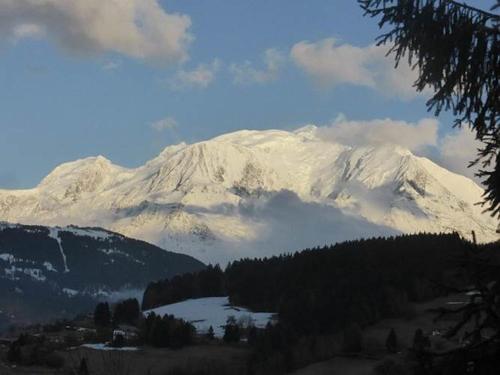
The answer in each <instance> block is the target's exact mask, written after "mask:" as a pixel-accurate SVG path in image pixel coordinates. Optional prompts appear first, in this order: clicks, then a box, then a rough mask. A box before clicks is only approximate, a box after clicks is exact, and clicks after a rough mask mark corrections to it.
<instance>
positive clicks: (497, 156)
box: [358, 0, 500, 218]
mask: <svg viewBox="0 0 500 375" xmlns="http://www.w3.org/2000/svg"><path fill="white" fill-rule="evenodd" d="M358 2H359V4H360V5H361V7H362V9H363V10H364V11H365V14H366V15H368V16H371V17H380V21H379V27H380V28H383V27H389V30H388V31H387V32H386V33H384V34H382V35H381V36H380V37H379V38H378V44H386V43H387V44H390V45H391V48H390V50H389V54H393V55H394V57H395V60H396V66H397V65H398V64H399V63H400V62H401V60H404V59H408V61H409V63H410V65H411V66H412V67H414V68H418V73H419V77H418V79H417V81H416V82H415V84H414V85H415V87H416V89H417V90H418V91H422V90H424V89H425V88H431V89H432V91H433V92H434V94H433V96H432V97H431V98H430V99H429V100H428V101H427V107H428V109H429V110H433V111H434V112H435V114H436V115H437V114H439V113H440V112H441V111H442V110H443V109H445V110H452V111H453V114H454V115H455V117H456V119H455V124H454V126H458V127H460V126H470V127H471V128H472V129H473V130H474V131H475V133H476V138H477V139H478V140H480V141H481V142H482V143H483V145H484V146H483V147H482V148H481V149H479V150H478V157H477V159H476V160H474V161H472V162H471V165H472V164H477V163H478V164H480V166H481V169H480V171H479V172H478V176H479V177H480V178H483V179H484V181H483V182H484V184H485V186H486V191H485V194H484V202H483V205H487V206H489V207H487V210H489V211H491V214H492V215H493V216H497V217H499V218H500V153H499V150H500V129H499V119H500V114H499V111H500V85H499V82H498V81H499V77H500V59H499V51H500V43H499V34H500V31H499V28H500V16H499V15H496V14H493V13H490V12H487V11H484V10H480V9H477V8H474V7H471V6H468V5H465V4H460V3H458V2H456V1H452V0H358ZM499 4H500V2H499V1H498V0H497V2H496V5H495V6H494V8H497V7H498V6H499Z"/></svg>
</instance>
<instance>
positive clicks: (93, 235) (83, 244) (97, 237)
mask: <svg viewBox="0 0 500 375" xmlns="http://www.w3.org/2000/svg"><path fill="white" fill-rule="evenodd" d="M203 267H204V265H203V264H202V263H201V262H199V261H197V260H196V259H194V258H191V257H189V256H187V255H183V254H176V253H172V252H169V251H165V250H163V249H160V248H158V247H156V246H154V245H151V244H148V243H146V242H143V241H138V240H134V239H130V238H127V237H125V236H122V235H120V234H117V233H113V232H110V231H106V230H103V229H99V228H79V227H64V228H59V227H42V226H27V225H17V224H7V223H0V291H1V293H0V328H2V327H1V326H4V327H5V325H6V324H8V323H12V322H24V323H27V322H31V321H37V320H43V319H45V318H52V319H53V318H57V317H61V316H67V315H71V314H75V313H79V312H82V311H88V310H89V309H92V308H93V306H94V304H95V300H96V299H99V298H111V297H112V295H113V294H114V293H116V292H120V291H126V290H134V289H142V288H144V287H145V285H147V283H148V282H149V281H150V280H152V279H155V278H162V277H173V276H175V275H177V274H181V273H184V272H193V271H197V270H200V269H202V268H203Z"/></svg>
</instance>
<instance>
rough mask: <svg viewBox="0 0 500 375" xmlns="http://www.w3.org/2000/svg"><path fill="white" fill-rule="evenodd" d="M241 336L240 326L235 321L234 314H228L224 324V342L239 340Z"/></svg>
mask: <svg viewBox="0 0 500 375" xmlns="http://www.w3.org/2000/svg"><path fill="white" fill-rule="evenodd" d="M240 338H241V331H240V327H239V326H238V324H237V323H236V319H235V318H234V316H229V317H228V318H227V322H226V325H225V326H224V337H223V340H224V341H225V342H228V343H229V342H239V341H240Z"/></svg>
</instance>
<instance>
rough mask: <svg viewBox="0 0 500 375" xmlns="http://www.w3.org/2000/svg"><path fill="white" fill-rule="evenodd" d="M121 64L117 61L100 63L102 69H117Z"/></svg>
mask: <svg viewBox="0 0 500 375" xmlns="http://www.w3.org/2000/svg"><path fill="white" fill-rule="evenodd" d="M120 65H121V62H119V61H106V62H105V63H104V64H103V65H102V69H103V70H115V69H118V68H119V67H120Z"/></svg>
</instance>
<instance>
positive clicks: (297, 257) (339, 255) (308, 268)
mask: <svg viewBox="0 0 500 375" xmlns="http://www.w3.org/2000/svg"><path fill="white" fill-rule="evenodd" d="M476 246H478V245H473V244H472V243H470V242H468V241H466V240H464V239H462V238H460V236H459V235H458V234H417V235H403V236H398V237H389V238H372V239H366V240H356V241H348V242H344V243H339V244H336V245H331V246H325V247H322V248H315V249H305V250H303V251H301V252H298V253H296V254H293V255H281V256H277V257H271V258H263V259H243V260H239V261H236V262H233V263H230V264H229V265H228V266H227V268H226V269H225V270H224V271H223V270H222V269H221V268H220V267H218V266H215V267H213V266H209V267H208V268H206V269H204V270H202V271H200V272H198V273H189V274H185V275H181V276H176V277H174V278H172V279H166V280H162V281H158V282H154V283H151V284H149V286H148V288H147V289H146V291H145V294H144V299H143V306H142V307H143V309H144V310H146V309H151V308H154V307H157V306H161V305H165V304H170V303H174V302H178V301H181V300H185V299H188V298H200V297H209V296H222V295H228V296H229V298H230V300H231V302H232V303H233V304H235V305H241V306H245V307H249V308H251V309H253V310H256V311H270V312H277V313H278V314H279V319H280V322H281V324H284V325H286V326H289V327H293V330H294V331H295V332H297V333H299V334H314V333H325V332H334V331H338V330H340V329H341V328H342V327H344V326H345V325H346V324H358V325H360V326H361V327H363V326H366V325H368V324H372V323H374V322H376V321H378V320H380V319H382V318H385V317H393V316H402V315H405V314H409V315H411V314H412V303H413V302H418V301H424V300H428V299H432V298H435V297H437V296H441V295H444V294H446V293H447V292H448V291H449V290H450V289H449V288H450V287H453V286H456V287H462V286H465V285H466V284H467V279H466V277H465V276H464V275H463V274H461V270H460V267H459V266H460V264H459V263H460V259H461V257H462V255H463V254H464V253H465V252H466V251H468V250H470V249H471V248H472V247H476ZM479 247H484V248H485V250H486V251H490V249H491V250H493V249H494V248H495V247H497V244H491V245H484V246H483V245H482V246H479ZM491 253H492V256H496V255H494V254H493V251H491Z"/></svg>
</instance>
